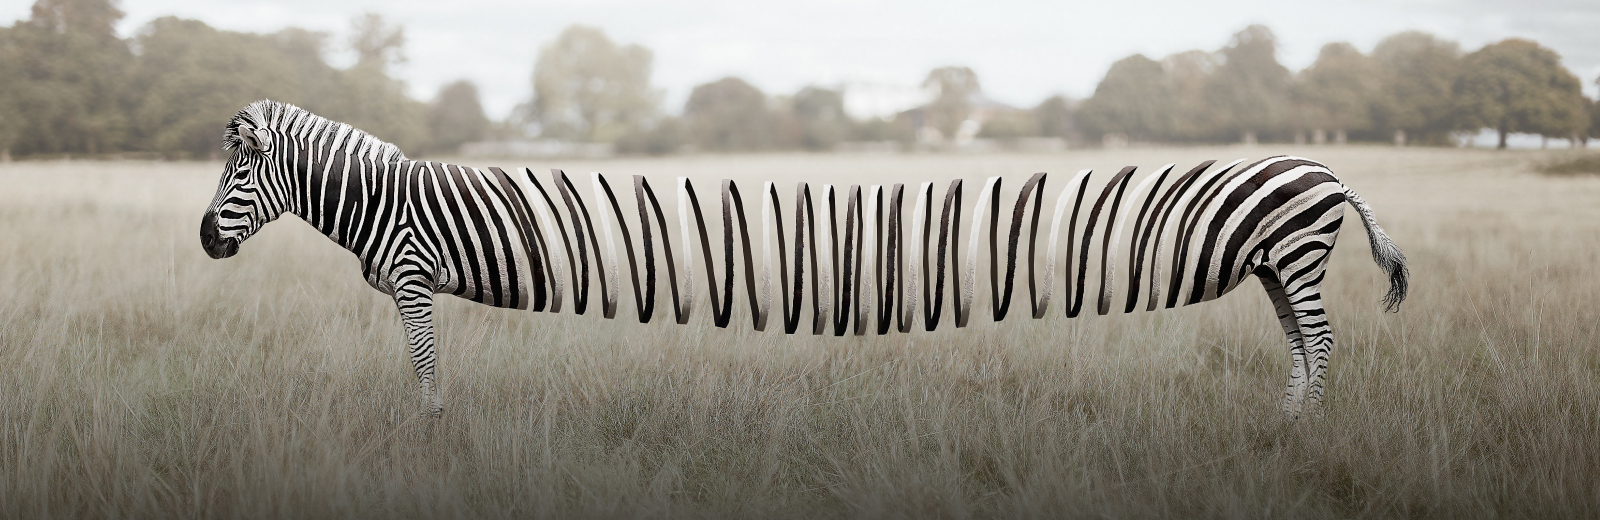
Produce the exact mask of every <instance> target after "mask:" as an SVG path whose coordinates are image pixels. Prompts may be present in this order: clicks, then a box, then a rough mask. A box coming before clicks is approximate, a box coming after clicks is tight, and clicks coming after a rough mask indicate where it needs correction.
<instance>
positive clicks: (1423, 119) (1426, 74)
mask: <svg viewBox="0 0 1600 520" xmlns="http://www.w3.org/2000/svg"><path fill="white" fill-rule="evenodd" d="M1372 59H1373V61H1375V62H1377V66H1378V69H1379V71H1380V73H1381V74H1382V80H1383V85H1382V87H1380V89H1379V90H1380V91H1379V93H1378V96H1379V98H1378V102H1377V103H1376V107H1375V108H1376V112H1377V121H1376V126H1377V127H1378V128H1379V129H1381V130H1387V131H1389V132H1393V133H1398V135H1400V136H1407V135H1409V136H1410V137H1409V138H1410V140H1412V141H1415V142H1425V143H1434V144H1443V143H1445V142H1446V136H1447V135H1448V134H1449V133H1450V131H1452V130H1455V129H1456V124H1455V122H1454V120H1453V119H1452V115H1451V111H1452V110H1454V108H1455V107H1454V99H1453V92H1454V89H1455V81H1456V77H1457V76H1460V75H1461V46H1459V45H1456V43H1455V42H1451V41H1445V40H1441V39H1439V38H1437V37H1434V36H1433V35H1431V34H1428V33H1425V32H1421V31H1407V32H1403V33H1399V34H1395V35H1393V36H1390V37H1388V38H1384V39H1383V41H1380V42H1378V46H1377V47H1376V48H1374V49H1373V50H1372Z"/></svg>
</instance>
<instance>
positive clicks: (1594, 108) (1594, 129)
mask: <svg viewBox="0 0 1600 520" xmlns="http://www.w3.org/2000/svg"><path fill="white" fill-rule="evenodd" d="M1594 82H1595V85H1597V86H1600V78H1595V80H1594ZM1586 101H1587V102H1588V104H1589V131H1588V132H1587V133H1586V134H1585V135H1586V137H1585V139H1584V140H1583V145H1584V146H1586V147H1587V146H1589V139H1588V138H1594V137H1600V101H1595V100H1592V99H1588V100H1586Z"/></svg>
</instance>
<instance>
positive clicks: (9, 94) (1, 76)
mask: <svg viewBox="0 0 1600 520" xmlns="http://www.w3.org/2000/svg"><path fill="white" fill-rule="evenodd" d="M28 86H29V85H28V83H27V82H26V81H23V77H22V63H21V60H20V59H18V52H17V46H16V45H14V44H13V42H12V40H11V28H9V27H0V162H11V146H12V144H13V143H15V142H16V140H17V135H18V134H20V133H22V131H23V129H25V128H27V127H28V121H27V120H26V119H24V118H23V110H22V106H21V101H22V98H23V97H24V96H23V95H22V93H21V90H22V89H24V88H27V87H28Z"/></svg>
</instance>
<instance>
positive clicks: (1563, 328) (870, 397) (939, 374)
mask: <svg viewBox="0 0 1600 520" xmlns="http://www.w3.org/2000/svg"><path fill="white" fill-rule="evenodd" d="M1279 153H1292V154H1296V155H1304V156H1307V157H1310V158H1313V159H1317V160H1320V161H1322V162H1324V163H1326V164H1328V165H1329V166H1330V167H1331V168H1332V169H1333V171H1334V172H1335V173H1337V174H1338V175H1339V176H1340V178H1341V180H1343V181H1344V182H1345V184H1347V185H1348V186H1350V187H1352V188H1353V189H1355V191H1357V192H1358V193H1360V194H1361V195H1362V196H1363V197H1364V198H1365V199H1366V200H1367V201H1368V202H1369V203H1371V204H1372V206H1373V208H1374V209H1375V210H1376V211H1377V215H1378V220H1379V222H1380V223H1381V224H1382V225H1383V226H1384V228H1385V229H1386V230H1387V231H1388V232H1389V234H1390V235H1391V236H1392V237H1393V238H1394V240H1395V242H1396V243H1397V244H1398V245H1399V246H1400V247H1401V248H1402V249H1403V250H1404V251H1405V253H1406V255H1407V256H1408V257H1409V259H1410V268H1411V275H1412V278H1411V293H1410V297H1409V299H1407V300H1406V301H1405V303H1404V305H1403V306H1402V307H1401V310H1400V312H1399V313H1398V314H1384V313H1382V312H1381V310H1380V307H1379V305H1378V300H1379V298H1380V297H1381V296H1382V295H1383V293H1384V291H1385V290H1386V289H1387V281H1386V280H1385V278H1384V276H1383V274H1382V272H1381V271H1380V270H1379V269H1378V267H1376V266H1375V265H1374V264H1373V262H1372V259H1371V257H1370V254H1369V250H1368V247H1367V242H1366V238H1365V232H1364V231H1363V230H1362V229H1361V226H1360V225H1359V222H1360V221H1359V219H1358V217H1357V216H1356V214H1355V212H1354V211H1346V213H1345V215H1346V217H1345V221H1344V227H1343V235H1342V237H1341V240H1340V244H1339V246H1338V247H1337V248H1336V250H1335V252H1334V258H1333V261H1332V265H1331V267H1330V271H1329V274H1328V278H1327V280H1326V281H1325V282H1324V285H1323V288H1324V294H1325V301H1326V304H1327V306H1328V310H1329V314H1330V316H1331V321H1332V323H1333V326H1334V332H1335V337H1336V341H1337V343H1336V346H1335V349H1334V351H1333V353H1332V358H1331V365H1330V375H1329V381H1328V385H1329V386H1328V393H1327V398H1326V399H1327V401H1326V404H1325V407H1324V410H1325V413H1324V414H1323V415H1322V416H1321V417H1313V418H1309V419H1303V420H1300V421H1297V422H1286V421H1285V420H1283V418H1282V417H1281V415H1280V413H1279V399H1280V397H1281V395H1282V391H1283V384H1284V381H1285V379H1286V377H1287V375H1288V367H1289V364H1290V362H1289V357H1288V354H1287V348H1286V343H1285V340H1284V339H1283V335H1282V331H1281V329H1280V327H1279V325H1278V323H1277V320H1276V319H1275V317H1274V314H1273V311H1272V306H1271V304H1270V303H1269V301H1268V299H1267V297H1266V295H1265V293H1264V292H1263V291H1262V290H1261V288H1260V285H1259V284H1258V283H1257V282H1256V281H1254V279H1252V280H1251V281H1249V282H1246V283H1245V285H1243V286H1242V287H1240V288H1239V289H1237V290H1235V291H1234V292H1232V293H1230V294H1229V295H1227V296H1225V297H1223V298H1222V299H1220V300H1218V301H1214V302H1210V303H1205V304H1201V305H1196V306H1190V307H1186V308H1182V309H1177V310H1168V311H1158V312H1154V313H1146V312H1138V313H1134V314H1130V315H1113V316H1107V317H1097V316H1091V317H1087V318H1079V319H1075V320H1069V319H1066V318H1065V317H1064V316H1062V314H1061V304H1060V299H1059V298H1058V299H1057V300H1056V302H1055V304H1054V305H1053V306H1052V308H1051V311H1050V313H1049V316H1048V317H1047V318H1045V319H1042V320H1029V319H1027V316H1026V312H1024V311H1017V310H1016V307H1015V306H1016V305H1022V306H1023V307H1024V308H1025V307H1026V302H1024V301H1023V300H1022V298H1026V294H1025V293H1024V294H1021V295H1019V296H1017V300H1014V301H1013V306H1014V307H1013V310H1012V313H1011V316H1010V318H1009V319H1007V320H1006V321H1004V322H1001V323H993V322H991V321H990V320H989V319H988V309H989V299H988V296H987V295H988V286H987V283H986V281H985V282H984V283H980V285H979V286H978V290H977V293H978V295H979V297H978V300H977V302H976V305H975V308H974V311H973V318H972V323H973V324H972V326H970V327H968V328H965V329H956V328H954V327H953V325H952V323H950V322H949V320H950V315H951V311H950V310H949V308H948V306H947V307H946V311H945V320H946V322H945V323H944V324H942V325H941V326H940V328H939V330H938V331H937V332H934V333H927V332H915V333H912V334H897V333H891V334H889V335H887V336H875V335H874V336H866V337H854V336H850V337H842V338H836V337H833V336H831V335H830V336H818V337H814V336H811V335H795V336H786V335H784V334H782V332H781V327H769V330H768V331H766V332H759V333H758V332H753V331H751V330H750V327H749V317H748V311H747V310H746V308H745V305H746V302H745V300H744V296H743V294H742V293H736V294H737V295H736V296H735V301H734V306H735V309H736V310H735V312H734V318H733V325H732V326H731V327H729V328H727V329H718V328H716V327H714V326H713V325H712V324H711V319H710V317H709V314H710V313H709V311H708V308H707V306H705V304H704V302H705V301H706V299H705V294H704V293H703V292H702V294H701V296H700V298H699V299H698V300H699V302H701V303H700V304H699V305H700V307H699V308H698V309H697V311H698V312H696V313H695V315H694V318H693V320H692V321H691V323H690V324H689V325H686V326H679V325H674V324H671V323H670V322H671V319H670V318H671V307H670V303H669V301H668V300H667V296H666V295H665V294H663V295H661V296H659V298H660V299H659V300H658V304H657V307H656V309H657V310H656V319H655V321H654V322H653V323H651V324H649V325H640V324H637V323H634V322H633V320H631V319H629V317H630V315H631V314H632V312H633V301H632V297H631V295H629V294H627V285H626V283H624V286H623V287H624V293H625V294H624V295H623V296H622V297H620V298H619V312H618V313H617V314H618V317H617V319H616V320H610V321H608V320H604V319H602V318H600V317H599V316H597V314H598V312H597V311H593V310H591V311H590V313H589V314H588V315H584V316H575V315H572V314H571V313H570V311H569V310H570V303H569V305H568V306H567V308H566V309H564V311H565V312H563V313H561V314H557V315H551V314H546V313H533V312H526V311H515V310H505V309H494V308H489V307H486V306H481V305H477V304H473V303H470V302H467V301H465V300H460V299H455V298H450V297H445V296H441V297H440V298H439V299H438V300H437V302H438V307H437V311H436V312H437V314H436V316H437V318H436V319H437V325H438V339H439V345H440V353H441V362H440V370H441V378H442V388H443V398H444V404H445V413H444V416H443V418H442V419H439V420H437V421H432V420H429V419H425V418H422V417H419V416H418V412H419V411H420V410H421V409H422V405H421V403H420V399H419V396H418V392H417V390H416V385H415V376H414V373H413V372H412V369H411V366H410V363H409V360H408V359H407V357H406V355H405V347H404V345H405V339H404V336H403V334H402V331H401V328H400V326H399V320H398V318H397V315H396V311H395V308H394V305H393V303H392V300H390V299H389V298H388V297H386V296H384V295H382V294H380V293H378V292H376V291H374V290H372V289H371V288H369V287H368V286H367V285H366V283H365V281H364V280H363V279H362V277H361V271H360V268H359V266H358V265H357V262H356V260H355V258H354V256H353V255H351V254H350V253H348V252H346V251H345V250H343V249H341V248H339V247H338V246H337V245H335V244H334V243H332V242H330V241H329V240H328V239H326V238H325V237H323V236H321V235H320V234H318V233H317V232H316V231H315V230H313V229H312V228H311V227H310V226H308V225H306V224H304V223H303V222H301V221H299V219H298V218H296V217H293V216H286V217H284V218H283V219H281V220H282V222H279V223H275V224H272V225H269V226H267V227H266V228H265V229H264V230H263V231H262V232H261V233H260V234H258V235H257V236H256V237H255V238H253V239H251V240H250V241H249V242H246V243H245V244H244V245H243V247H242V248H241V250H240V252H239V254H238V255H237V256H236V257H234V258H231V259H227V260H211V259H209V258H207V257H206V254H205V253H204V252H203V251H202V250H201V247H200V244H199V240H198V238H197V235H198V225H199V219H200V216H201V213H202V211H203V210H204V209H205V206H206V204H207V202H208V201H209V200H210V199H211V197H212V194H213V191H214V190H215V188H216V183H217V177H218V175H219V174H220V173H221V166H220V164H219V163H199V162H196V163H167V162H83V161H77V162H17V163H8V164H0V295H3V298H0V518H47V517H102V518H113V517H114V518H216V517H224V518H225V517H277V518H318V517H347V518H454V517H474V518H476V517H518V518H528V517H539V518H575V517H612V518H635V517H638V518H664V517H750V518H818V517H822V518H833V517H844V518H855V517H861V518H969V517H1000V518H1019V517H1055V518H1063V517H1065V518H1073V517H1114V518H1152V517H1168V518H1198V517H1259V518H1345V517H1432V518H1463V517H1478V518H1487V517H1495V518H1595V517H1600V345H1597V344H1600V340H1597V338H1600V312H1596V310H1595V304H1596V303H1597V302H1600V267H1597V266H1600V177H1592V176H1569V177H1551V176H1545V175H1541V174H1538V173H1535V169H1536V166H1537V165H1538V164H1540V163H1541V162H1542V161H1547V160H1550V159H1551V158H1553V157H1562V156H1565V155H1566V154H1567V153H1569V152H1566V151H1564V150H1563V151H1548V152H1538V151H1502V152H1496V151H1489V150H1458V149H1433V148H1408V149H1394V148H1388V147H1358V146H1350V147H1303V148H1293V147H1276V146H1257V147H1251V148H1238V147H1225V148H1165V149H1124V150H1085V151H1071V152H1061V153H1054V154H1036V155H1029V154H974V155H955V154H920V155H919V154H908V155H852V154H832V155H826V154H818V155H808V154H782V155H776V154H775V155H748V156H740V155H730V156H717V155H693V156H682V157H669V158H661V159H616V160H605V161H582V160H571V161H546V162H544V163H541V164H535V163H533V162H531V161H523V162H521V163H520V164H519V163H516V162H511V161H506V162H501V163H498V164H499V165H503V166H524V165H526V166H530V167H534V168H535V170H536V171H539V170H540V169H542V168H549V167H562V168H565V169H566V170H567V171H568V173H569V174H586V173H587V172H588V171H590V170H598V171H602V172H604V173H606V174H607V175H608V176H609V177H610V178H611V179H612V182H613V183H614V184H615V183H621V184H622V185H623V186H625V187H626V186H628V185H629V184H628V181H627V179H628V177H627V176H629V175H633V174H646V175H649V177H650V179H651V180H652V181H653V184H655V186H656V189H657V191H658V193H662V194H664V195H663V199H664V200H663V202H666V200H665V199H671V198H675V197H672V196H671V192H670V190H669V188H670V186H671V184H670V182H671V179H672V177H673V176H677V175H689V176H692V177H693V179H694V180H695V182H696V184H697V185H698V186H700V189H701V190H702V191H701V197H702V199H703V200H704V199H712V198H713V197H714V196H715V195H714V193H715V192H714V191H713V190H714V187H715V186H716V184H715V182H716V181H717V180H719V179H722V178H734V179H737V180H739V181H740V182H741V183H743V184H742V186H741V187H743V188H744V189H745V191H746V194H747V199H746V201H747V203H748V202H749V201H751V200H755V196H754V193H756V188H758V187H759V184H755V182H758V181H761V180H782V181H784V183H783V184H780V186H781V189H782V191H781V192H780V193H783V194H784V197H785V202H789V201H792V200H793V199H792V198H791V197H792V196H793V195H792V194H793V192H792V191H791V190H792V189H793V184H792V182H793V181H794V180H800V179H803V180H807V181H809V182H812V183H814V184H820V183H826V182H831V183H839V184H848V183H852V182H857V183H877V182H881V183H885V184H887V183H891V182H916V181H924V180H926V181H934V182H936V186H937V188H936V190H935V191H936V194H939V195H942V193H943V189H944V183H947V182H948V181H949V179H952V178H957V177H960V178H965V179H968V181H967V190H968V191H967V197H968V199H967V201H968V202H967V203H968V205H969V206H968V207H970V204H971V201H972V200H973V199H975V198H976V192H977V189H978V188H979V187H981V181H982V178H983V177H985V176H989V175H1005V176H1006V186H1005V191H1004V193H1005V194H1006V195H1005V197H1004V200H1006V204H1010V203H1011V201H1013V200H1015V193H1016V191H1017V189H1018V187H1019V186H1020V185H1021V182H1022V181H1023V180H1024V179H1026V177H1027V175H1028V174H1030V173H1033V172H1036V171H1047V172H1050V173H1051V174H1052V176H1051V178H1050V184H1049V185H1048V188H1047V191H1046V193H1048V194H1049V195H1050V197H1049V198H1047V200H1046V201H1045V202H1046V204H1047V205H1046V206H1045V207H1046V211H1045V213H1046V215H1047V216H1048V214H1049V208H1052V207H1053V205H1050V204H1052V202H1053V201H1052V200H1050V199H1053V198H1054V196H1055V195H1056V194H1057V193H1059V191H1060V189H1061V187H1062V186H1063V185H1064V183H1065V181H1066V179H1067V178H1068V177H1070V174H1072V173H1074V172H1076V171H1077V170H1078V169H1080V168H1094V169H1096V171H1097V172H1109V171H1115V170H1116V169H1117V168H1119V167H1121V166H1125V165H1138V166H1140V167H1141V171H1148V170H1149V169H1153V168H1155V167H1157V166H1160V165H1162V164H1165V163H1169V162H1175V163H1177V164H1178V166H1179V168H1187V167H1189V166H1192V165H1193V164H1195V163H1197V162H1199V161H1200V160H1203V159H1219V160H1221V161H1223V162H1227V161H1231V160H1233V159H1235V158H1238V157H1250V158H1252V159H1256V158H1261V157H1265V156H1269V155H1276V154H1279ZM489 164H490V163H482V164H474V165H480V166H486V165H489ZM585 177H587V175H582V176H578V177H575V178H574V181H575V182H576V181H579V180H584V182H583V183H580V184H579V185H580V186H583V188H582V189H584V190H587V186H586V185H587V181H586V179H584V178H585ZM908 191H909V190H908ZM623 198H624V199H631V197H623ZM590 200H593V199H590ZM910 200H911V199H909V198H908V200H907V205H908V206H909V205H910ZM624 202H628V201H626V200H625V201H624ZM626 207H631V204H630V205H628V206H625V208H626ZM785 210H788V211H792V210H793V208H792V207H786V208H785ZM707 211H708V212H716V211H717V209H716V206H715V205H714V204H713V205H711V206H709V207H708V208H707ZM747 211H750V212H752V214H753V215H758V214H759V208H757V207H747ZM907 213H909V208H908V211H907ZM1005 213H1006V212H1004V211H1003V212H1002V214H1003V218H1005V219H1006V220H1005V222H1006V223H1009V217H1008V216H1004V215H1005ZM709 216H710V215H708V217H709ZM968 218H970V217H968ZM708 220H713V219H708ZM714 220H715V221H717V222H720V218H717V219H714ZM719 229H720V228H713V231H712V236H713V237H717V236H720V231H719ZM1040 234H1041V235H1043V234H1045V233H1043V232H1041V233H1040ZM963 235H965V230H963ZM963 238H965V237H963ZM672 239H673V240H674V245H675V246H677V247H681V244H679V243H678V237H677V236H676V234H674V235H673V237H672ZM757 240H759V238H757ZM1044 243H1045V240H1044V239H1043V237H1041V240H1040V248H1041V249H1043V245H1044ZM714 249H718V250H720V246H717V247H714ZM623 265H624V266H625V265H626V264H623ZM741 276H742V275H741ZM698 277H699V275H698V274H697V278H698ZM701 279H702V280H703V278H701ZM698 283H699V285H700V287H701V291H704V282H703V281H702V282H698ZM1057 283H1058V284H1059V283H1060V282H1059V278H1058V282H1057ZM595 306H597V305H592V306H591V307H595ZM806 307H807V308H809V303H807V304H806ZM1090 307H1092V305H1090ZM809 315H810V312H809V311H807V312H805V313H804V318H803V322H802V323H803V325H802V329H803V330H804V329H805V328H806V326H808V325H809V323H810V316H809ZM919 328H920V324H919Z"/></svg>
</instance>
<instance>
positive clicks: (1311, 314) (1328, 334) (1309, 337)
mask: <svg viewBox="0 0 1600 520" xmlns="http://www.w3.org/2000/svg"><path fill="white" fill-rule="evenodd" d="M1321 279H1322V274H1321V273H1318V274H1317V282H1320V281H1321ZM1289 301H1290V306H1291V307H1292V308H1293V309H1294V317H1295V320H1296V321H1297V322H1298V323H1299V325H1300V336H1301V338H1303V339H1304V341H1305V358H1306V360H1305V362H1306V393H1305V400H1304V402H1305V406H1304V410H1303V412H1304V413H1305V414H1309V415H1313V416H1319V415H1321V413H1322V410H1321V406H1322V394H1323V390H1324V379H1325V378H1326V376H1327V373H1328V355H1329V354H1330V353H1331V352H1332V351H1333V327H1332V325H1330V324H1329V323H1328V313H1327V311H1326V310H1324V309H1323V308H1322V291H1321V289H1320V288H1319V287H1318V284H1317V283H1316V282H1312V283H1310V284H1307V285H1306V286H1305V287H1304V288H1302V289H1300V290H1299V291H1296V292H1295V293H1294V294H1291V295H1290V297H1289Z"/></svg>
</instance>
